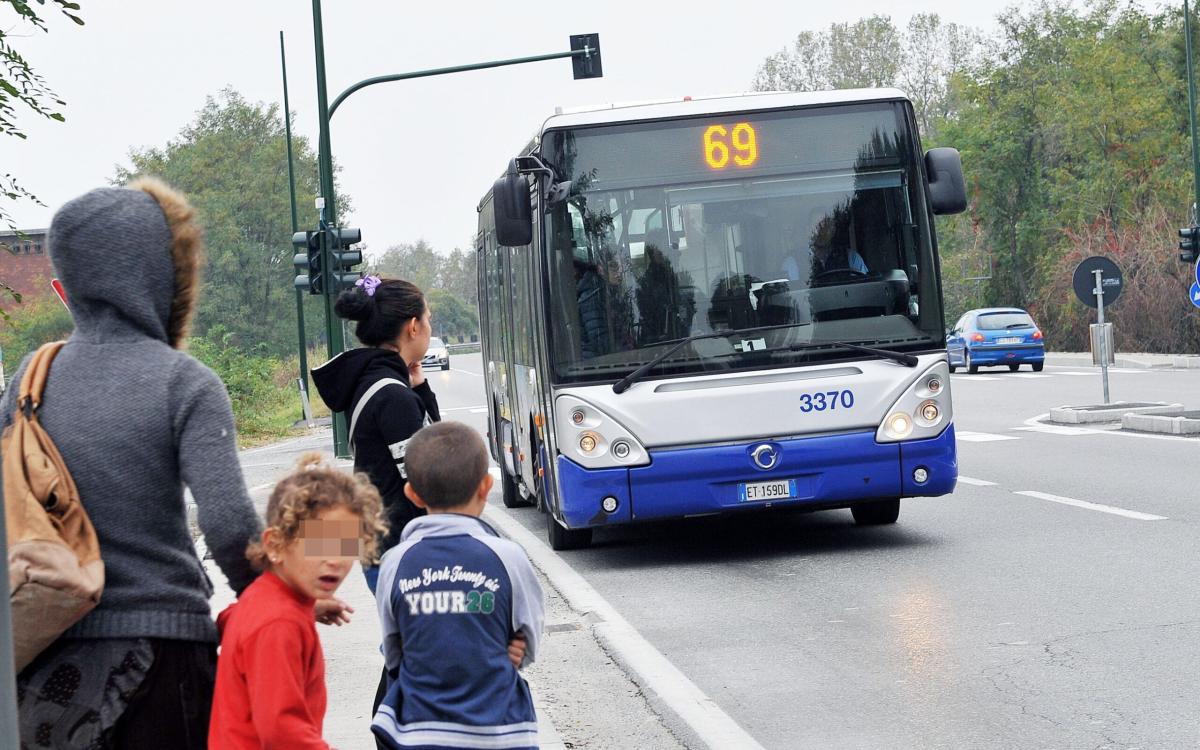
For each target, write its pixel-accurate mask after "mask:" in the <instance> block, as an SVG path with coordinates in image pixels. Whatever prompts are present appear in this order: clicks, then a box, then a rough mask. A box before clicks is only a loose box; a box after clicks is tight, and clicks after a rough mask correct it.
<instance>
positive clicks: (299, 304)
mask: <svg viewBox="0 0 1200 750" xmlns="http://www.w3.org/2000/svg"><path fill="white" fill-rule="evenodd" d="M279 63H280V65H281V66H282V67H283V124H284V130H285V132H286V134H287V157H288V196H289V197H290V198H291V201H292V234H295V233H296V232H297V230H298V227H299V222H298V220H297V218H296V173H295V170H294V168H293V167H292V107H291V104H289V103H288V85H287V55H285V54H284V51H283V32H282V31H281V32H279ZM296 330H297V332H298V334H299V338H300V391H301V397H302V398H301V401H302V408H303V409H304V418H305V419H306V420H308V422H310V423H311V422H312V415H311V414H310V413H309V411H308V397H307V393H308V341H307V338H308V337H307V336H305V335H304V292H303V291H301V290H300V289H297V290H296Z"/></svg>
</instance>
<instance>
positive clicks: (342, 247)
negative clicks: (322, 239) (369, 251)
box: [329, 227, 363, 290]
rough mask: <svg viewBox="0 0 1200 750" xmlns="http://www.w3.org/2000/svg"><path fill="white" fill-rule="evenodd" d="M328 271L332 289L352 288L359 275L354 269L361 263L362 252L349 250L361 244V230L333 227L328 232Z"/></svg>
mask: <svg viewBox="0 0 1200 750" xmlns="http://www.w3.org/2000/svg"><path fill="white" fill-rule="evenodd" d="M329 239H330V243H329V270H330V275H331V277H332V279H333V284H334V289H335V290H341V289H347V288H349V287H351V286H354V282H356V281H358V280H359V278H360V274H359V272H358V271H355V270H354V267H355V266H357V265H358V264H360V263H362V261H363V257H362V251H361V250H351V249H350V248H351V246H352V245H357V244H358V243H360V242H362V230H360V229H349V228H345V227H335V228H333V229H330V230H329Z"/></svg>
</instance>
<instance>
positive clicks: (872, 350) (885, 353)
mask: <svg viewBox="0 0 1200 750" xmlns="http://www.w3.org/2000/svg"><path fill="white" fill-rule="evenodd" d="M818 346H844V347H846V348H847V349H851V350H853V351H856V352H862V353H863V354H874V355H875V356H876V357H883V358H884V359H890V360H892V361H893V362H899V363H900V364H902V365H904V366H905V367H916V366H917V365H918V364H920V363H921V360H919V359H917V358H916V356H915V355H912V354H905V353H904V352H894V351H892V350H891V349H878V348H876V347H874V346H863V345H862V344H850V343H847V342H845V341H810V342H808V343H807V344H797V345H793V346H791V347H789V348H792V349H810V348H813V347H818Z"/></svg>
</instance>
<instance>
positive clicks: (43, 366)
mask: <svg viewBox="0 0 1200 750" xmlns="http://www.w3.org/2000/svg"><path fill="white" fill-rule="evenodd" d="M65 343H66V342H65V341H52V342H50V343H49V344H42V345H41V346H40V347H38V350H37V352H35V353H34V355H33V358H32V359H30V360H29V365H28V366H27V367H26V368H25V376H24V377H22V378H21V385H20V387H19V389H18V390H17V409H18V410H19V411H22V412H24V413H25V418H26V419H28V418H29V417H30V415H32V414H33V413H34V412H35V411H37V410H38V407H40V406H41V405H42V392H43V391H44V390H45V389H46V379H47V378H48V377H49V376H50V363H51V362H53V361H54V357H55V355H57V354H58V350H59V349H62V347H63V344H65Z"/></svg>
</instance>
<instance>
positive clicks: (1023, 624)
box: [431, 355, 1200, 749]
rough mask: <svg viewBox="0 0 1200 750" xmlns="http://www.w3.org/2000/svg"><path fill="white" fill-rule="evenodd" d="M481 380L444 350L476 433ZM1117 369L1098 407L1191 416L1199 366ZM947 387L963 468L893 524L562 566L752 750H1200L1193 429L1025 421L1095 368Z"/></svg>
mask: <svg viewBox="0 0 1200 750" xmlns="http://www.w3.org/2000/svg"><path fill="white" fill-rule="evenodd" d="M481 372H482V367H481V362H480V360H479V356H478V355H460V356H457V357H455V359H454V362H453V369H452V370H451V371H450V372H448V373H433V374H432V377H431V380H432V381H433V386H434V388H435V390H436V391H437V393H438V395H439V399H440V401H441V404H442V408H443V414H444V416H445V417H446V418H450V419H457V420H460V421H463V422H467V423H468V424H472V425H475V426H476V427H478V428H480V429H483V426H484V423H485V412H484V411H483V408H484V399H483V395H482V385H483V380H482V376H481ZM1111 377H1112V381H1111V382H1112V397H1113V399H1114V400H1117V399H1121V400H1130V401H1134V400H1136V401H1157V400H1162V401H1173V402H1183V403H1184V404H1185V405H1187V406H1188V407H1189V408H1196V407H1197V406H1200V371H1195V370H1193V371H1160V370H1120V369H1118V370H1116V371H1114V372H1113V373H1112V376H1111ZM952 392H953V397H954V406H955V422H956V426H957V429H958V430H959V435H960V440H959V459H960V471H961V475H962V476H963V477H964V479H963V481H961V482H960V484H959V487H958V489H957V491H956V492H955V493H954V494H953V495H952V496H948V497H943V498H927V499H915V500H907V501H905V502H904V503H903V504H902V508H901V516H900V522H899V523H898V524H897V525H895V526H891V527H882V528H866V529H860V528H856V527H855V526H854V525H853V524H852V522H851V518H850V513H849V512H848V511H844V510H842V511H829V512H823V513H815V514H803V513H778V512H772V513H762V514H753V515H749V516H739V517H737V518H723V519H722V518H716V519H698V520H690V521H680V522H670V523H659V524H651V525H644V526H633V527H627V528H624V529H611V530H603V531H599V532H597V534H596V540H595V544H594V545H593V547H592V548H590V549H587V550H581V551H574V552H567V553H562V558H563V559H564V560H565V561H566V562H567V563H568V564H569V565H570V566H572V567H573V568H574V569H575V570H576V571H578V572H579V573H580V574H582V575H583V577H584V579H585V580H586V581H587V582H588V583H589V584H590V585H591V586H592V587H594V588H595V589H596V590H597V591H598V592H599V593H600V594H601V595H602V596H604V597H605V598H606V599H607V600H608V601H609V602H610V603H611V604H612V605H613V606H615V607H616V609H617V610H618V611H619V612H620V613H621V614H622V615H623V616H624V617H625V618H626V619H627V620H628V621H629V622H630V623H631V624H632V625H633V626H634V627H635V628H636V629H637V630H638V631H639V632H640V633H641V634H642V635H643V636H644V637H645V638H646V639H648V640H649V641H650V642H651V643H652V644H653V646H654V647H655V648H657V649H658V650H659V651H660V652H661V653H662V654H663V655H665V656H666V657H667V658H668V659H669V660H670V661H671V662H672V663H674V665H675V666H676V667H678V668H679V669H680V670H682V671H683V673H684V674H685V675H686V676H687V677H688V678H690V679H691V680H692V681H693V682H694V683H695V684H696V685H697V686H698V687H699V688H700V689H702V690H703V691H704V692H705V693H707V695H708V696H709V697H711V698H712V699H713V700H715V701H716V703H717V704H718V705H719V706H720V707H721V708H722V709H724V711H725V712H727V713H728V714H729V715H730V716H732V717H733V719H734V720H736V721H737V722H738V723H739V724H740V725H741V726H742V728H744V729H745V730H746V731H747V732H749V733H750V734H751V735H752V736H753V737H754V738H755V739H756V740H757V741H758V742H760V743H761V744H762V745H763V746H765V747H768V748H781V749H782V748H801V747H837V748H904V747H923V748H943V747H944V748H963V747H970V748H1014V747H1021V748H1026V747H1028V748H1110V747H1111V748H1163V747H1179V748H1185V747H1196V746H1197V745H1200V718H1198V716H1197V712H1196V710H1195V685H1196V684H1197V681H1198V678H1200V615H1198V614H1197V611H1196V602H1197V599H1198V596H1197V595H1198V594H1200V584H1198V583H1197V582H1198V581H1200V561H1198V559H1197V555H1196V553H1195V540H1194V535H1195V531H1196V526H1197V522H1198V521H1200V511H1198V510H1197V509H1196V507H1195V504H1196V498H1197V494H1198V493H1197V485H1198V484H1200V440H1196V439H1170V438H1158V437H1147V436H1133V435H1129V434H1125V433H1119V432H1113V431H1109V430H1077V429H1066V430H1064V429H1062V428H1057V427H1053V426H1047V425H1044V424H1043V423H1041V422H1039V421H1038V417H1039V416H1042V415H1045V414H1046V413H1047V412H1048V411H1049V410H1050V408H1051V407H1053V406H1061V405H1064V404H1080V403H1095V402H1098V401H1099V400H1100V396H1101V385H1100V378H1099V374H1098V372H1097V371H1094V370H1092V369H1091V368H1067V367H1053V366H1048V367H1047V368H1046V370H1045V371H1044V372H1043V373H1040V374H1038V375H1036V376H1035V375H1034V374H1033V373H1029V372H1027V371H1022V372H1021V373H1017V374H1012V373H1009V372H1007V371H1006V370H995V371H987V370H985V371H983V372H981V373H980V374H979V375H967V374H956V375H954V376H952ZM1022 492H1028V493H1034V494H1032V495H1030V494H1017V493H1022ZM1064 501H1067V502H1070V501H1083V504H1082V505H1080V504H1066V503H1064ZM1122 511H1133V512H1134V513H1132V514H1126V515H1122V514H1120V513H1121V512H1122ZM506 512H508V513H510V514H511V516H512V517H513V518H515V519H517V520H518V521H520V522H521V523H522V524H523V525H524V526H526V527H527V528H529V529H530V530H532V531H535V532H536V533H537V534H539V535H542V534H544V520H543V516H542V515H541V514H539V513H538V512H537V511H536V510H534V509H518V510H515V511H506ZM1139 514H1144V515H1145V516H1158V517H1161V520H1144V519H1143V516H1142V515H1139ZM667 722H668V725H669V724H670V717H667Z"/></svg>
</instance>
